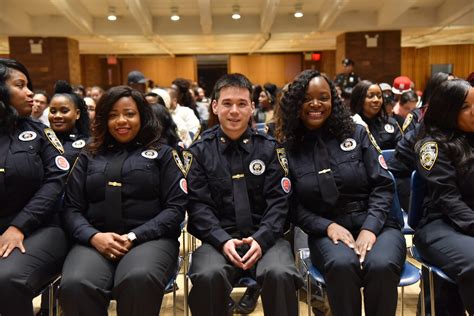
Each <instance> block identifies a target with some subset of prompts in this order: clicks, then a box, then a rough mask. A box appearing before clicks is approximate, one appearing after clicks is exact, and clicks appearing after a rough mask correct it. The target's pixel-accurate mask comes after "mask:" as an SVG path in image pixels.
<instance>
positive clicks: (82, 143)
mask: <svg viewBox="0 0 474 316" xmlns="http://www.w3.org/2000/svg"><path fill="white" fill-rule="evenodd" d="M85 145H86V142H85V140H83V139H79V140H76V141H75V142H74V143H72V147H73V148H76V149H80V148H83V147H84V146H85Z"/></svg>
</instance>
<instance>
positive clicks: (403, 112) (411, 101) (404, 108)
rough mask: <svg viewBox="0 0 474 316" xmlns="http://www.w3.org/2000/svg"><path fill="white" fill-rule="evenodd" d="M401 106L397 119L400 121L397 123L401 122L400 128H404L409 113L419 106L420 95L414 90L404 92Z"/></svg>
mask: <svg viewBox="0 0 474 316" xmlns="http://www.w3.org/2000/svg"><path fill="white" fill-rule="evenodd" d="M399 104H400V107H399V109H398V114H397V117H399V118H400V120H397V122H400V121H401V123H400V126H402V125H403V123H404V121H405V119H406V117H407V115H408V113H410V112H412V111H413V110H414V109H415V108H416V105H417V104H418V95H417V94H416V93H415V91H413V90H409V91H406V92H403V93H402V95H401V97H400V103H399Z"/></svg>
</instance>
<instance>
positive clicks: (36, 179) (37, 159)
mask: <svg viewBox="0 0 474 316" xmlns="http://www.w3.org/2000/svg"><path fill="white" fill-rule="evenodd" d="M39 151H40V144H39V143H38V142H36V141H30V142H25V143H15V142H12V145H11V147H10V152H11V156H10V159H8V160H9V161H8V162H7V164H8V166H12V168H13V170H11V172H10V171H9V170H7V175H8V174H11V175H14V176H15V182H18V183H21V182H24V181H27V183H28V185H32V186H38V185H40V184H41V183H42V181H43V177H44V168H45V166H44V165H43V161H42V159H41V156H40V153H39ZM8 166H7V169H8Z"/></svg>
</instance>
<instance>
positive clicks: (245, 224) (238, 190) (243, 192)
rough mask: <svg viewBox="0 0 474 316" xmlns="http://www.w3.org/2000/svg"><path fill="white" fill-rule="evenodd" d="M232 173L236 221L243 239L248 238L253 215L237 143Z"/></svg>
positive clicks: (234, 149) (233, 152)
mask: <svg viewBox="0 0 474 316" xmlns="http://www.w3.org/2000/svg"><path fill="white" fill-rule="evenodd" d="M233 145H234V146H233V147H232V148H231V149H232V159H231V171H232V187H233V193H234V208H235V220H236V223H237V229H238V230H239V231H240V233H241V234H242V237H247V236H248V235H249V233H250V231H251V229H252V214H251V213H250V201H249V196H248V191H247V182H246V180H245V173H244V167H243V164H242V152H241V149H240V146H239V145H238V143H237V142H235V143H234V144H233Z"/></svg>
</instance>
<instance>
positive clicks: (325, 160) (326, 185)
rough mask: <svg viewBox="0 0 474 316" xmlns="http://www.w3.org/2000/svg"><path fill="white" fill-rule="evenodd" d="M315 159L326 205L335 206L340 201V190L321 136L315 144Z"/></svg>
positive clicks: (320, 188) (320, 187)
mask: <svg viewBox="0 0 474 316" xmlns="http://www.w3.org/2000/svg"><path fill="white" fill-rule="evenodd" d="M313 157H314V165H315V167H316V174H317V176H318V182H319V190H320V192H321V197H322V199H323V201H324V202H325V203H327V204H329V205H330V206H334V205H336V202H337V200H338V199H339V190H338V189H337V186H336V182H335V181H334V177H333V175H332V170H331V168H330V164H329V156H328V151H327V149H326V145H325V144H324V142H323V140H322V139H321V136H320V135H318V136H317V138H316V142H315V144H314V149H313Z"/></svg>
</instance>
